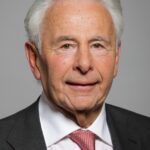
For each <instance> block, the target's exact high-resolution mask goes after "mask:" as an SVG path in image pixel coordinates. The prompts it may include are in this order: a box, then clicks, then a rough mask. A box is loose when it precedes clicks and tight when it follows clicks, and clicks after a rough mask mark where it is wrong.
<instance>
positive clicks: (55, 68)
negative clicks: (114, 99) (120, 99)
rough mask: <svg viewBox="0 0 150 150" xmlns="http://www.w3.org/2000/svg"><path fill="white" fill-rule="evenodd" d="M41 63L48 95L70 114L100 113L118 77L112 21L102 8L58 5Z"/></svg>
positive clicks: (49, 15) (46, 28)
mask: <svg viewBox="0 0 150 150" xmlns="http://www.w3.org/2000/svg"><path fill="white" fill-rule="evenodd" d="M41 40H42V49H41V54H40V58H39V61H38V66H39V73H37V72H36V71H35V72H34V75H35V76H36V78H37V79H39V80H41V81H42V85H43V88H44V91H45V93H46V95H47V97H48V98H49V100H50V101H52V102H53V103H54V104H55V105H56V106H58V107H61V108H62V109H64V110H67V111H69V112H71V113H74V112H77V111H94V110H95V109H96V108H98V107H101V106H102V104H103V102H104V100H105V98H106V96H107V94H108V92H109V89H110V87H111V84H112V80H113V78H114V76H115V75H116V72H117V65H118V54H117V53H116V34H115V30H114V26H113V22H112V18H111V16H110V14H109V13H108V11H107V10H106V9H105V8H104V7H103V6H102V5H101V4H99V3H98V2H96V1H91V0H86V1H79V0H71V1H59V0H58V1H56V2H55V4H54V5H53V6H52V7H51V8H49V9H48V10H47V12H46V15H45V17H44V21H43V23H42V29H41Z"/></svg>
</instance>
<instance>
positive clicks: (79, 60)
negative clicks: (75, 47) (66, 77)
mask: <svg viewBox="0 0 150 150" xmlns="http://www.w3.org/2000/svg"><path fill="white" fill-rule="evenodd" d="M73 69H74V70H75V71H78V72H79V73H80V74H82V75H85V74H87V73H88V72H90V71H92V70H93V61H92V55H91V53H90V52H89V51H88V50H87V49H86V50H80V51H78V52H77V54H76V59H75V62H74V65H73Z"/></svg>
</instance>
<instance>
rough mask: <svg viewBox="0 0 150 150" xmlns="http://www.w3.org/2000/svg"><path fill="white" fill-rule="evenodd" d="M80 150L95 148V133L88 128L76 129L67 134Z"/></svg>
mask: <svg viewBox="0 0 150 150" xmlns="http://www.w3.org/2000/svg"><path fill="white" fill-rule="evenodd" d="M69 138H70V139H71V140H72V141H74V142H75V143H76V144H77V145H78V146H79V147H80V148H81V150H95V134H94V133H92V132H90V131H88V130H77V131H75V132H73V133H71V134H70V135H69Z"/></svg>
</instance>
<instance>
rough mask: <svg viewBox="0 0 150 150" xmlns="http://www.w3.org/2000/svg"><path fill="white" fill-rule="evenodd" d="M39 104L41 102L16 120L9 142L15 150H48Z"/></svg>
mask: <svg viewBox="0 0 150 150" xmlns="http://www.w3.org/2000/svg"><path fill="white" fill-rule="evenodd" d="M38 103H39V100H37V101H36V102H35V103H34V104H33V105H31V106H30V107H29V108H27V109H26V110H25V111H23V112H21V113H19V114H18V116H17V118H16V120H15V123H14V126H13V128H12V130H11V132H10V134H9V136H8V140H7V141H8V143H9V145H11V146H12V147H13V148H14V149H15V150H33V149H36V150H41V149H42V150H46V146H45V142H44V138H43V134H42V130H41V126H40V121H39V113H38ZM22 114H23V115H22ZM21 116H23V117H21Z"/></svg>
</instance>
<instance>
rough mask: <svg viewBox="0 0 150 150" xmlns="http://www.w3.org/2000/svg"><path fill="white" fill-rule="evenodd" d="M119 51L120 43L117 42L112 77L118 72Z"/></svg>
mask: <svg viewBox="0 0 150 150" xmlns="http://www.w3.org/2000/svg"><path fill="white" fill-rule="evenodd" d="M120 51H121V44H119V46H118V49H117V50H116V58H115V68H114V77H116V75H117V73H118V67H119V57H120Z"/></svg>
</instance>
